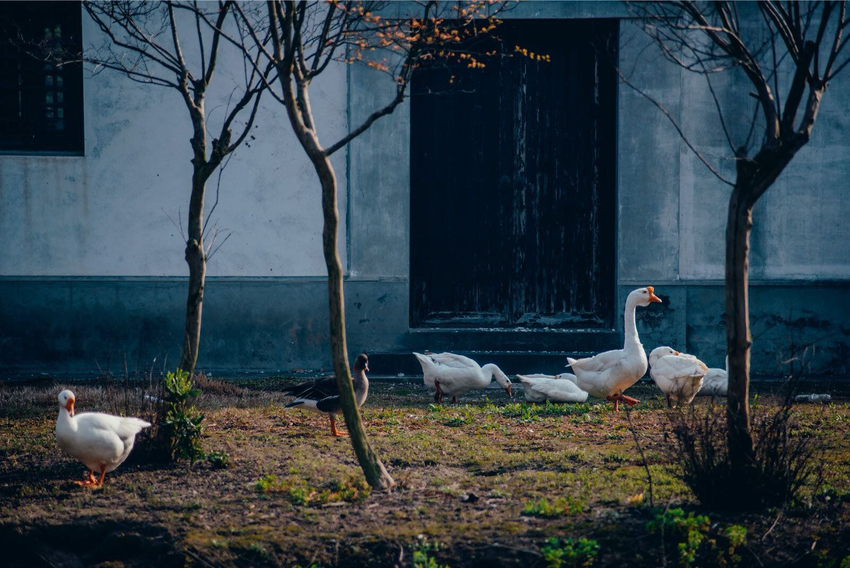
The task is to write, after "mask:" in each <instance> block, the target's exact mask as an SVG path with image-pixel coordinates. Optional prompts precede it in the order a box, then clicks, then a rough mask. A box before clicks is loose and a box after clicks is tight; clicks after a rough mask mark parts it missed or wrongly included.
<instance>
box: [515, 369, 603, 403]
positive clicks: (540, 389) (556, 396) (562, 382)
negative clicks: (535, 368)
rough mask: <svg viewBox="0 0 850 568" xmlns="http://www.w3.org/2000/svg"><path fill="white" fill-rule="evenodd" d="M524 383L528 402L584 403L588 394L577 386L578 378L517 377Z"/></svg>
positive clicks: (562, 375)
mask: <svg viewBox="0 0 850 568" xmlns="http://www.w3.org/2000/svg"><path fill="white" fill-rule="evenodd" d="M516 378H517V379H519V381H520V382H521V383H522V392H523V394H525V400H527V401H528V402H546V401H547V400H551V401H552V402H584V401H586V400H587V393H586V392H584V391H583V390H581V389H580V388H578V385H577V384H575V381H576V376H575V375H572V374H570V373H561V374H560V375H539V374H538V375H517V376H516Z"/></svg>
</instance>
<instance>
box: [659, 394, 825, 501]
mask: <svg viewBox="0 0 850 568" xmlns="http://www.w3.org/2000/svg"><path fill="white" fill-rule="evenodd" d="M789 392H791V391H789ZM792 405H793V396H791V395H790V394H789V395H788V396H786V399H785V402H784V403H783V404H782V405H780V407H779V408H778V409H777V410H775V411H772V412H771V411H769V410H768V407H765V406H762V407H760V408H756V407H754V408H753V417H752V436H753V444H754V460H753V463H752V465H751V466H750V467H749V468H748V470H747V472H746V475H744V476H741V475H740V474H739V475H736V474H735V473H734V472H733V471H732V468H731V463H730V459H729V451H728V446H727V443H726V416H725V414H726V413H725V408H724V407H720V406H715V405H711V406H708V407H707V408H706V409H705V410H696V409H694V408H693V407H691V408H690V409H689V411H688V412H678V411H673V412H670V413H668V418H669V420H670V423H671V426H672V431H673V436H672V438H673V440H674V444H673V445H672V450H671V451H672V453H673V457H674V458H675V460H676V462H677V463H678V465H679V468H680V473H679V477H680V478H681V479H682V481H683V482H684V483H685V484H686V485H687V486H688V487H689V488H690V489H691V491H693V492H694V495H696V497H697V498H698V499H699V501H700V503H702V504H703V505H705V506H706V507H708V508H710V509H713V510H763V509H767V508H772V507H783V506H785V505H788V504H791V503H793V502H795V501H798V500H799V498H800V492H801V489H803V487H805V486H806V485H807V484H808V483H812V484H813V485H814V487H815V491H817V490H818V489H819V488H820V486H821V485H822V483H823V478H822V475H821V473H820V471H819V456H820V455H821V454H822V453H823V448H822V442H819V441H818V439H817V438H806V437H802V436H796V435H794V432H795V429H796V427H797V424H796V421H795V420H794V419H793V416H792V413H791V409H792Z"/></svg>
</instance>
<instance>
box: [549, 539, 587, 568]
mask: <svg viewBox="0 0 850 568" xmlns="http://www.w3.org/2000/svg"><path fill="white" fill-rule="evenodd" d="M541 552H542V553H543V559H544V560H545V561H546V566H547V568H561V567H562V566H563V567H577V566H592V565H593V563H594V562H595V561H596V557H597V555H598V554H599V543H597V542H596V541H595V540H592V539H588V538H583V537H582V538H580V539H578V540H573V539H571V538H568V539H567V540H564V541H561V540H558V539H557V538H550V539H547V540H546V545H545V546H544V547H543V548H542V549H541Z"/></svg>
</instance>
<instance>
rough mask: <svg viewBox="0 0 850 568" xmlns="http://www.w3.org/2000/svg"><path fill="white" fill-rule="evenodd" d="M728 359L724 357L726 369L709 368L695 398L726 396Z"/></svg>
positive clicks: (727, 389)
mask: <svg viewBox="0 0 850 568" xmlns="http://www.w3.org/2000/svg"><path fill="white" fill-rule="evenodd" d="M728 369H729V357H728V356H727V357H726V368H725V369H716V368H710V369H709V370H708V372H707V373H706V374H705V376H704V377H703V378H702V388H700V389H699V393H697V396H726V393H727V392H728V391H729V372H728Z"/></svg>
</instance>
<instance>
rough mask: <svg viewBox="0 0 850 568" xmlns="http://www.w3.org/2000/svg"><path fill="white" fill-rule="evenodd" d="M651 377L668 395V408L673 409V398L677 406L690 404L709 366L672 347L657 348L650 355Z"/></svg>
mask: <svg viewBox="0 0 850 568" xmlns="http://www.w3.org/2000/svg"><path fill="white" fill-rule="evenodd" d="M649 367H650V369H649V376H650V377H652V380H653V381H655V384H656V385H658V388H660V389H661V392H663V393H664V394H665V395H667V406H668V407H672V406H673V405H672V404H671V402H670V398H671V397H675V398H676V402H677V405H679V404H683V403H684V404H690V403H691V401H692V400H694V397H695V396H696V395H697V393H698V392H699V390H700V388H701V387H702V379H703V377H704V376H705V374H706V373H707V372H708V366H707V365H706V364H705V363H703V362H702V361H700V360H699V359H697V358H696V357H694V356H693V355H688V354H687V353H679V352H678V351H676V350H675V349H673V348H672V347H656V348H655V349H653V350H652V353H650V354H649Z"/></svg>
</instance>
